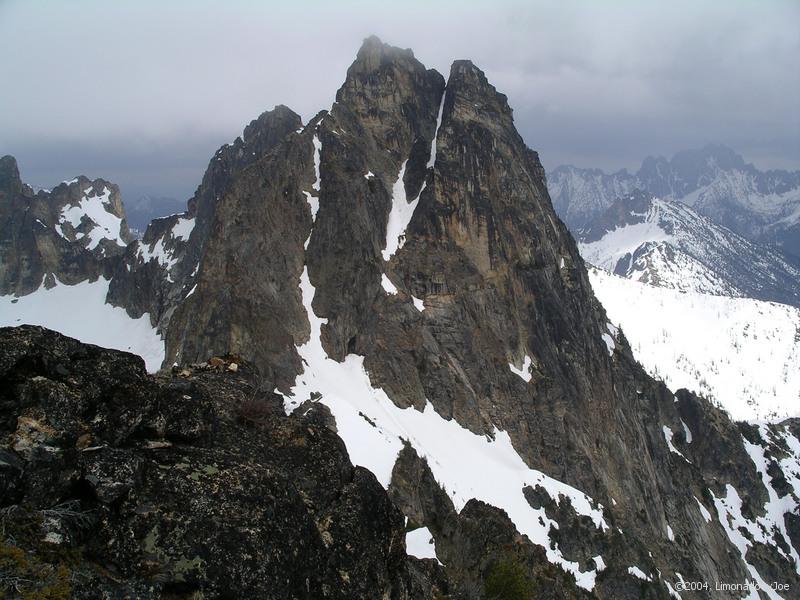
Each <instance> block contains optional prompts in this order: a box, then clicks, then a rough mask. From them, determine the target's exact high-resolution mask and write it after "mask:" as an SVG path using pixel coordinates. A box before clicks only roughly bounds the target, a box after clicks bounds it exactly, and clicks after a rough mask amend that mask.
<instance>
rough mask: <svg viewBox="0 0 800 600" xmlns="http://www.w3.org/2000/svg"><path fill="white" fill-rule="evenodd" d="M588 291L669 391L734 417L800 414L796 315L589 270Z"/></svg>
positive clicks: (791, 311)
mask: <svg viewBox="0 0 800 600" xmlns="http://www.w3.org/2000/svg"><path fill="white" fill-rule="evenodd" d="M590 278H591V282H592V287H593V288H594V292H595V294H596V295H597V297H598V298H599V299H600V302H601V303H602V304H603V306H604V307H605V309H606V311H607V313H608V316H609V319H610V320H611V321H612V322H613V323H616V324H618V325H619V326H620V328H621V329H622V331H623V333H624V334H625V336H626V337H627V339H628V341H629V342H630V345H631V348H632V349H633V352H634V355H635V356H636V358H637V359H638V360H639V362H641V363H642V365H643V366H644V367H645V369H647V371H649V372H650V373H651V374H652V375H653V376H654V377H657V378H660V379H662V380H663V381H664V382H665V383H666V384H667V385H668V386H669V387H670V388H672V389H679V388H687V389H690V390H693V391H695V392H697V393H700V394H702V395H704V396H706V397H707V398H709V399H711V400H713V401H714V402H715V403H717V404H719V405H720V406H721V407H723V408H724V409H725V410H727V411H728V412H729V413H730V415H731V416H732V417H733V418H734V419H739V420H752V419H760V420H764V419H769V420H773V419H779V418H783V417H789V416H797V415H800V309H797V308H795V307H791V306H786V305H782V304H776V303H772V302H762V301H759V300H753V299H749V298H726V297H723V296H712V295H708V294H700V293H697V292H680V291H676V290H670V289H664V288H658V287H654V286H651V285H647V284H644V283H639V282H637V281H631V280H629V279H624V278H622V277H618V276H616V275H613V274H611V273H608V272H606V271H603V270H601V269H591V270H590Z"/></svg>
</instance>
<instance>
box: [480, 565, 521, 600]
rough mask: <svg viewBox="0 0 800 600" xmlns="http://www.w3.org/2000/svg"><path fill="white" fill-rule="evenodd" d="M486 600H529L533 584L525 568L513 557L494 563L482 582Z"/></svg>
mask: <svg viewBox="0 0 800 600" xmlns="http://www.w3.org/2000/svg"><path fill="white" fill-rule="evenodd" d="M483 589H484V592H485V594H486V598H487V600H530V599H531V598H533V583H532V582H531V580H530V578H529V577H528V574H527V572H526V569H525V567H524V566H523V565H522V563H520V562H519V560H517V559H516V558H515V557H513V556H506V557H503V558H501V559H499V560H497V561H495V562H494V563H493V564H492V566H491V567H490V568H489V570H488V572H487V574H486V577H485V579H484V580H483Z"/></svg>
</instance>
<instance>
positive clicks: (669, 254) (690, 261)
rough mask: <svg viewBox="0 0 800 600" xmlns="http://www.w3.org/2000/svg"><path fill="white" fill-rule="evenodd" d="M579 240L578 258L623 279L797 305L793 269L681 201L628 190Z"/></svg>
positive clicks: (797, 279)
mask: <svg viewBox="0 0 800 600" xmlns="http://www.w3.org/2000/svg"><path fill="white" fill-rule="evenodd" d="M579 237H580V249H581V254H582V256H583V257H584V259H586V260H587V261H588V262H590V263H591V264H593V265H596V266H598V267H602V268H603V269H606V270H608V271H612V272H614V273H616V274H617V275H622V276H624V277H628V278H629V279H633V280H636V281H641V282H644V283H651V284H653V285H658V286H661V287H666V288H671V289H677V290H682V291H694V292H701V293H706V294H714V295H722V296H732V297H749V298H757V299H760V300H769V301H774V302H781V303H785V304H791V305H794V306H800V265H798V264H797V263H796V262H795V261H793V260H792V259H790V258H789V257H787V256H786V255H784V254H783V253H781V252H779V251H777V250H775V249H773V248H771V247H768V246H764V245H760V244H755V243H753V242H750V241H748V240H746V239H744V238H743V237H742V236H740V235H738V234H736V233H734V232H733V231H731V230H729V229H727V228H725V227H722V226H720V225H717V224H716V223H714V222H713V221H711V220H710V219H708V218H706V217H704V216H702V215H700V214H698V213H697V212H695V211H694V210H693V209H691V208H689V207H688V206H686V205H685V204H683V203H681V202H676V201H671V200H661V199H657V198H652V197H651V196H649V195H648V194H645V193H644V192H639V191H635V192H632V193H631V194H629V195H628V196H625V197H623V198H621V199H619V200H618V201H617V202H615V203H614V204H613V205H612V206H611V207H609V208H608V209H607V210H606V212H605V213H604V214H603V215H602V216H601V217H598V218H597V219H596V220H595V222H594V224H593V225H592V226H591V227H589V228H587V229H586V230H583V231H581V232H580V234H579Z"/></svg>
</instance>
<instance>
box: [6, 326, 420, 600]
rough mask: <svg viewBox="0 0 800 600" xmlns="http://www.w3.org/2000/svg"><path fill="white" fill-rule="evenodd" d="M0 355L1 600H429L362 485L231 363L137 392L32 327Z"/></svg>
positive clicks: (79, 347)
mask: <svg viewBox="0 0 800 600" xmlns="http://www.w3.org/2000/svg"><path fill="white" fill-rule="evenodd" d="M0 349H1V350H0V390H2V391H0V406H2V411H1V413H0V414H2V420H1V421H0V436H2V437H1V439H2V443H0V507H2V513H0V520H1V521H2V531H3V535H4V539H3V540H2V556H0V594H2V595H3V596H4V597H21V596H23V595H25V594H26V593H34V591H35V590H38V591H39V593H42V594H44V593H45V592H44V591H43V590H45V589H48V590H50V592H52V594H55V592H56V591H58V590H60V591H62V592H64V593H63V595H61V596H57V595H51V596H45V595H42V596H41V597H63V598H67V597H69V598H97V597H107V598H123V597H126V598H161V597H166V596H168V597H186V598H188V597H207V598H226V597H227V598H234V597H235V598H242V597H249V598H256V597H258V598H275V599H278V598H280V599H286V598H365V599H366V598H376V597H385V598H412V597H414V598H422V597H430V593H431V590H430V589H428V590H423V589H417V588H418V586H419V585H420V583H419V581H420V580H422V581H423V582H424V581H426V578H425V577H423V576H421V575H419V574H417V575H415V576H414V577H412V573H416V571H417V569H416V568H415V567H414V566H413V565H411V564H410V563H409V561H414V562H416V561H415V559H408V558H407V557H406V555H405V542H404V533H405V532H404V527H403V518H402V515H401V513H400V512H399V511H398V510H397V509H396V508H395V507H394V505H393V504H392V503H391V501H390V500H389V498H388V497H387V495H386V493H385V491H384V490H383V488H382V487H381V486H380V484H378V482H377V481H376V480H375V477H374V476H373V475H372V474H371V473H369V472H368V471H366V470H365V469H362V468H360V467H353V466H352V464H351V463H350V461H349V460H348V458H347V453H346V451H345V448H344V445H343V444H342V442H341V440H340V439H339V438H338V437H337V436H336V435H335V433H333V432H332V431H330V430H329V429H328V428H326V427H325V426H320V425H319V424H318V423H317V422H316V419H315V411H314V410H311V411H309V412H307V413H306V414H305V415H304V416H296V417H286V416H285V414H284V413H283V409H282V406H281V402H280V400H279V399H278V398H277V397H276V396H274V395H273V394H271V393H270V392H268V391H264V390H262V389H259V388H257V387H254V386H253V385H252V384H251V383H250V382H248V377H247V367H246V366H243V367H241V368H237V373H233V372H231V363H230V362H223V361H222V360H217V361H215V362H216V363H217V364H220V365H222V366H221V367H216V368H215V367H213V366H210V367H208V366H207V367H205V368H204V369H203V370H184V371H183V372H182V373H181V374H180V375H176V376H168V375H164V376H161V377H159V378H153V377H151V376H148V375H147V374H146V373H145V372H144V368H143V363H142V361H141V360H140V359H139V358H138V357H134V356H133V355H129V354H125V353H122V352H117V351H111V350H104V349H101V348H98V347H96V346H87V345H83V344H80V343H78V342H77V341H75V340H73V339H70V338H65V337H64V336H61V335H59V334H56V333H54V332H50V331H48V330H44V329H41V328H34V327H21V328H17V329H7V328H6V329H0ZM32 574H38V577H33V576H32ZM50 592H48V593H50ZM192 594H200V596H197V595H192ZM25 597H28V596H25ZM37 597H38V596H37Z"/></svg>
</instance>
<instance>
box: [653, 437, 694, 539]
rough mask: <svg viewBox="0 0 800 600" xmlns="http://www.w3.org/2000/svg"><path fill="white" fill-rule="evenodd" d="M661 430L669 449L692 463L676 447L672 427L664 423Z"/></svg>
mask: <svg viewBox="0 0 800 600" xmlns="http://www.w3.org/2000/svg"><path fill="white" fill-rule="evenodd" d="M661 430H662V431H663V432H664V441H666V442H667V447H668V448H669V451H670V452H672V453H673V454H677V455H678V456H680V457H681V458H682V459H683V460H685V461H686V462H688V463H691V462H692V461H690V460H689V459H688V458H686V457H685V456H684V455H683V452H681V451H680V450H678V449H677V448H676V447H675V445H674V444H673V443H672V436H673V433H672V429H670V428H669V427H667V426H666V425H664V426H663V427H662V428H661ZM670 531H672V530H671V529H670Z"/></svg>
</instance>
